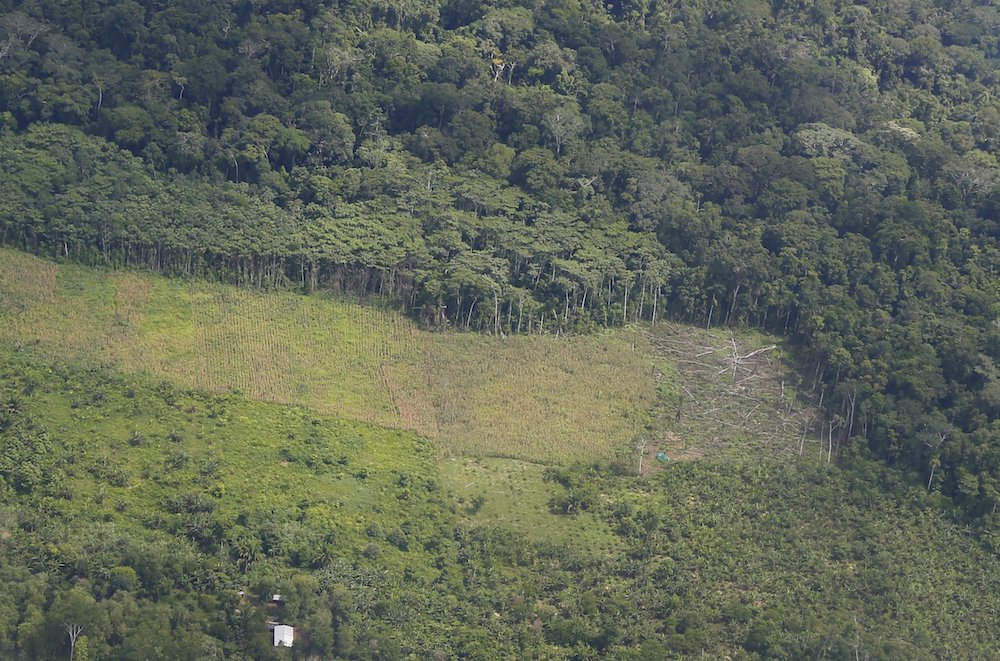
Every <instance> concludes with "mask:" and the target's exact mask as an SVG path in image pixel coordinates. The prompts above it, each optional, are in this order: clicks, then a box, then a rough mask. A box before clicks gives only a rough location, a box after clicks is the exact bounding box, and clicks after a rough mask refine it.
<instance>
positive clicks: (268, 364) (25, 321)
mask: <svg viewBox="0 0 1000 661" xmlns="http://www.w3.org/2000/svg"><path fill="white" fill-rule="evenodd" d="M0 339H2V340H5V341H8V342H19V343H37V344H39V345H40V346H41V347H42V348H43V349H44V350H45V351H47V352H49V353H51V354H52V355H54V356H58V357H63V358H78V359H83V360H88V361H93V362H98V363H101V364H107V365H112V366H115V367H117V368H119V369H122V370H125V371H143V372H148V373H150V374H153V375H155V376H157V377H161V378H165V379H168V380H170V381H172V382H174V383H177V384H180V385H183V386H188V387H194V388H200V389H205V390H210V391H230V390H233V391H239V392H241V393H243V394H244V395H246V396H248V397H251V398H255V399H260V400H265V401H272V402H279V403H297V404H303V405H306V406H309V407H311V408H313V409H315V410H317V411H318V412H321V413H329V414H335V415H339V416H343V417H346V418H350V419H355V420H361V421H365V422H371V423H375V424H380V425H384V426H389V427H397V428H402V429H409V430H413V431H416V432H419V433H421V434H424V435H426V436H428V437H430V438H433V439H435V440H436V441H437V445H438V447H439V448H440V452H441V454H442V456H444V457H453V456H468V455H485V456H502V457H512V458H518V459H525V460H529V461H543V462H547V461H564V460H572V459H587V458H596V457H606V456H608V455H609V454H610V453H611V451H612V449H613V448H615V447H619V446H621V445H622V444H625V443H628V442H629V441H630V440H631V439H632V438H633V437H634V436H635V435H636V434H638V433H639V431H640V430H641V429H642V428H643V426H644V424H645V423H646V422H647V419H648V416H647V413H648V411H650V409H651V407H652V405H653V402H654V400H655V398H656V386H655V383H654V380H653V374H654V363H655V356H654V355H653V353H652V350H651V348H650V346H649V343H648V341H647V340H646V339H645V337H644V336H643V335H642V334H637V333H635V332H629V331H617V332H607V333H603V334H599V335H595V336H590V337H574V338H557V337H551V336H543V337H537V336H533V337H511V338H494V337H484V336H480V335H474V334H469V333H430V332H426V331H422V330H419V329H418V328H417V327H416V326H415V325H414V324H413V323H412V322H411V321H410V320H408V319H407V318H406V317H404V316H402V315H401V314H399V313H398V312H395V311H391V310H383V309H380V308H378V307H374V306H369V305H361V304H357V303H352V302H350V301H347V300H345V299H343V298H338V297H334V296H331V295H323V294H316V295H311V296H303V295H299V294H295V293H292V292H268V293H260V292H253V291H248V290H242V289H237V288H234V287H229V286H224V285H219V284H211V283H205V282H200V281H194V282H190V281H181V280H173V279H168V278H161V277H155V276H150V275H145V274H137V273H133V272H124V273H122V272H103V271H97V270H92V269H86V268H83V267H79V266H73V265H56V264H53V263H52V262H49V261H46V260H43V259H39V258H37V257H33V256H30V255H26V254H23V253H20V252H16V251H12V250H7V249H0Z"/></svg>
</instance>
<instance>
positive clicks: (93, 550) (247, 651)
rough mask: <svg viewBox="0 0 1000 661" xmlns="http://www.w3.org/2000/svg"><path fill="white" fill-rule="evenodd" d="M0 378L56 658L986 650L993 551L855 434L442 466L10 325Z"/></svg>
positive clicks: (994, 579) (350, 430) (10, 547)
mask: <svg viewBox="0 0 1000 661" xmlns="http://www.w3.org/2000/svg"><path fill="white" fill-rule="evenodd" d="M0 377H2V378H0V401H2V402H3V410H2V412H0V449H2V452H0V495H2V498H0V540H2V543H0V582H2V583H3V585H4V586H5V590H4V591H3V593H2V594H0V655H2V656H3V657H4V658H9V659H17V660H19V661H28V660H34V659H43V658H65V657H68V655H69V653H70V650H69V638H68V636H67V635H66V624H67V623H69V624H76V625H79V626H81V627H82V635H81V637H80V638H79V639H78V640H77V645H78V647H77V650H76V653H78V654H80V658H83V657H84V656H86V658H90V659H94V660H100V661H103V660H108V661H112V660H115V661H117V660H122V661H124V660H125V659H136V658H150V659H158V658H162V659H170V660H171V661H176V660H191V661H195V660H196V659H198V660H200V659H205V658H215V659H240V658H253V659H257V660H260V661H268V660H271V659H278V658H282V657H281V656H279V655H278V654H277V653H276V652H275V651H274V648H273V647H272V646H271V645H270V641H269V639H268V638H267V624H266V621H267V620H268V619H271V620H278V621H282V622H286V623H289V624H292V625H293V626H295V627H296V631H297V633H296V646H295V648H293V650H292V658H301V659H307V658H312V656H313V655H316V656H319V657H320V658H333V659H358V660H367V659H403V658H411V657H413V656H415V657H418V658H441V657H467V658H477V659H511V658H542V657H544V658H551V659H576V658H580V657H581V656H585V657H588V658H593V657H603V658H609V659H669V658H691V657H698V656H704V657H708V658H726V657H728V658H734V659H747V660H749V659H800V658H812V657H817V656H818V657H820V658H822V657H824V656H826V657H829V658H852V657H853V656H854V655H855V653H857V654H858V655H859V656H860V657H861V658H869V659H885V660H889V659H899V658H908V659H932V658H949V659H970V660H971V659H985V658H994V657H996V656H997V654H998V653H1000V648H998V647H997V639H996V636H995V632H994V627H993V625H994V624H995V622H996V618H997V615H998V613H1000V602H998V598H1000V597H998V595H1000V583H998V581H1000V566H998V563H997V558H996V556H995V555H991V554H988V553H986V552H984V550H983V548H982V546H981V545H980V544H979V543H978V542H977V541H976V540H975V539H973V538H972V537H971V536H970V535H969V533H968V531H966V530H965V529H964V528H963V527H961V526H958V525H956V524H954V523H953V522H951V521H949V520H948V518H947V517H945V516H944V515H942V513H941V512H940V511H939V510H938V509H936V508H935V507H934V506H935V505H939V504H940V503H939V502H937V501H935V499H934V498H933V497H924V496H923V492H922V490H914V492H912V493H908V492H907V491H906V490H905V488H899V489H898V490H897V492H898V493H899V494H900V496H899V497H890V496H887V495H886V494H885V493H884V492H883V491H882V490H881V489H879V488H876V487H872V486H871V485H872V484H875V483H878V481H879V480H892V479H894V474H893V473H892V472H885V471H881V472H880V469H879V468H878V465H877V464H873V463H867V462H865V461H863V460H860V459H852V460H851V462H852V463H851V470H850V471H849V472H845V471H843V470H841V469H840V468H838V467H836V466H827V465H825V464H820V463H818V462H816V461H806V462H798V461H795V462H792V461H788V460H787V459H785V458H783V457H781V456H780V455H771V456H770V457H761V456H753V457H751V456H748V455H746V454H745V453H739V452H737V453H731V454H730V455H729V456H724V457H720V458H716V459H708V458H706V459H703V460H701V461H687V462H671V463H669V464H667V465H665V466H664V467H662V469H661V470H660V471H658V472H657V473H656V474H655V475H647V476H643V477H639V476H635V475H632V474H621V473H622V471H620V470H619V471H618V472H617V473H616V472H615V471H614V470H612V467H611V466H608V465H606V464H605V465H595V464H593V463H590V464H587V465H575V466H568V467H562V468H555V469H550V470H548V471H541V470H539V469H537V467H536V466H535V465H534V464H523V463H520V462H514V461H510V460H501V459H490V460H481V461H479V462H476V461H474V460H464V459H463V460H455V462H452V461H450V460H449V461H445V462H444V463H443V464H442V463H439V461H438V460H437V457H436V452H435V449H434V448H433V446H432V445H431V444H430V443H429V442H428V441H427V440H426V439H422V438H420V437H418V436H416V435H413V434H409V433H402V432H397V431H392V430H386V429H384V428H376V427H371V426H369V425H365V424H362V423H357V422H350V421H346V420H343V419H337V418H329V417H326V416H321V415H316V414H315V413H313V412H311V411H309V410H307V409H304V408H300V407H294V406H282V405H274V404H266V403H261V402H254V401H250V400H246V399H243V398H242V397H239V396H236V395H231V394H230V395H219V394H213V393H205V392H200V391H192V390H187V389H182V388H175V387H172V386H170V385H169V384H166V383H163V382H159V383H157V382H156V381H150V380H148V379H146V378H144V377H136V376H123V375H120V374H116V373H113V372H109V371H106V370H103V369H99V368H93V367H91V368H82V367H79V366H74V365H71V364H68V363H66V362H63V361H59V360H53V359H51V358H49V357H47V356H45V355H44V348H43V347H29V346H24V347H22V349H21V350H20V351H12V350H10V349H9V348H6V347H5V348H0ZM469 461H471V462H472V465H471V466H464V467H463V470H465V471H466V472H467V473H468V472H469V471H470V470H471V471H473V472H474V475H473V479H470V480H467V481H462V482H458V481H456V480H455V479H454V474H453V473H452V472H451V466H452V464H453V463H460V462H463V463H464V462H469ZM476 479H478V480H479V481H478V482H476V483H474V484H473V481H474V480H476ZM896 486H897V487H899V485H898V484H897V485H896ZM241 591H242V594H241ZM276 593H280V594H282V595H284V600H283V605H280V606H279V605H274V604H271V605H269V604H268V601H269V600H270V597H271V595H273V594H276Z"/></svg>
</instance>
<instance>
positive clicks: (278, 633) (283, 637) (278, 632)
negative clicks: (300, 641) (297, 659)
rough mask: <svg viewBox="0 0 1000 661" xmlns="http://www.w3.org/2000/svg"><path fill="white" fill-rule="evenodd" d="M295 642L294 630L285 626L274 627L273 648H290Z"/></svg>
mask: <svg viewBox="0 0 1000 661" xmlns="http://www.w3.org/2000/svg"><path fill="white" fill-rule="evenodd" d="M294 640H295V629H294V628H293V627H290V626H288V625H287V624H279V625H277V626H275V627H274V646H275V647H291V646H292V642H293V641H294Z"/></svg>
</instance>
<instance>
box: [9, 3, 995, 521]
mask: <svg viewBox="0 0 1000 661" xmlns="http://www.w3.org/2000/svg"><path fill="white" fill-rule="evenodd" d="M0 9H2V12H3V15H2V17H0V125H2V127H3V128H2V134H0V168H2V171H3V174H4V176H3V178H2V181H0V187H2V195H0V227H2V230H0V231H2V235H3V240H4V241H6V242H7V243H9V244H14V245H19V246H22V247H27V248H29V249H32V250H34V251H37V252H41V253H47V254H53V255H62V256H67V257H70V258H74V259H79V260H83V261H85V262H90V263H108V264H116V265H117V264H140V265H145V266H148V267H151V268H153V269H157V270H162V271H166V272H172V273H200V274H213V275H216V276H218V277H222V278H225V279H227V280H231V281H236V282H240V283H245V284H248V285H253V286H275V285H281V284H286V283H287V284H293V285H299V286H302V287H305V288H315V287H337V288H341V289H343V290H346V291H351V292H355V293H371V292H380V293H383V294H388V295H390V296H393V297H396V298H398V299H399V300H400V301H401V303H402V304H403V305H404V306H405V307H406V308H407V309H408V310H411V311H412V313H413V314H414V315H415V316H417V317H418V318H420V319H421V320H422V321H423V322H425V323H427V324H430V325H442V326H445V325H450V326H455V327H463V328H472V329H479V330H483V331H488V332H493V333H511V332H564V331H581V330H586V329H588V328H591V327H593V326H594V325H611V324H622V323H628V322H630V321H633V320H643V319H645V320H651V321H654V322H655V321H656V320H657V319H658V318H662V317H664V316H670V317H673V318H678V319H683V320H688V321H692V322H697V323H699V324H706V325H718V324H727V325H741V324H747V325H755V326H761V327H764V328H767V329H770V330H777V331H780V332H783V333H786V334H788V335H790V336H792V337H794V338H796V340H797V341H798V342H799V343H800V344H801V345H802V347H803V348H804V351H805V352H806V355H808V356H810V360H811V361H812V362H811V367H810V369H812V370H813V372H814V378H815V381H816V384H817V389H818V390H819V391H821V392H822V393H823V397H824V404H825V406H826V407H827V409H828V411H829V414H830V415H829V421H828V425H829V429H828V433H829V435H830V437H831V439H832V440H833V442H835V443H837V444H841V445H842V444H845V443H847V442H848V440H849V439H850V438H852V437H855V436H858V437H861V438H863V439H864V440H863V441H860V442H861V443H867V446H868V447H869V448H870V449H871V450H872V451H873V452H875V453H876V455H877V456H879V457H882V458H884V459H885V460H886V461H888V462H890V463H892V464H895V465H898V466H900V467H901V468H904V469H905V470H907V471H910V472H911V473H912V475H913V479H914V480H919V481H920V482H921V483H925V484H926V488H927V489H928V490H931V491H934V490H939V491H940V492H941V493H943V494H945V495H947V496H950V497H952V498H953V499H954V502H955V503H957V504H958V505H959V506H960V507H961V509H962V511H963V512H964V513H965V514H966V515H967V516H968V517H970V519H973V520H975V521H977V522H978V523H979V524H980V525H981V526H982V527H983V528H984V529H985V530H988V531H991V530H995V522H996V518H995V517H996V512H997V505H998V503H1000V421H998V414H1000V367H998V364H1000V277H998V274H997V265H998V264H1000V247H998V239H1000V227H998V222H1000V162H998V159H997V145H998V141H1000V98H997V95H996V90H997V89H998V85H1000V68H998V66H997V62H998V56H1000V10H998V8H997V7H995V6H992V5H985V4H983V3H976V2H969V1H940V2H930V1H928V0H912V1H906V2H887V1H873V2H866V3H860V4H858V3H846V2H839V1H836V0H823V1H817V2H772V3H764V2H756V1H753V0H742V1H733V2H723V3H701V2H694V1H680V2H657V1H645V0H643V1H636V2H611V3H585V2H577V1H573V0H565V1H563V2H528V1H525V2H495V3H478V2H466V1H464V0H454V1H449V2H436V1H433V0H412V1H410V0H407V1H406V2H392V3H388V2H381V1H377V0H373V1H371V2H365V1H359V2H284V1H278V2H267V1H255V2H222V1H221V0H216V1H198V2H193V1H191V2H170V3H159V2H149V1H147V2H137V1H135V0H101V1H97V0H95V1H90V2H69V1H65V2H48V1H47V2H14V1H11V0H7V1H4V2H0Z"/></svg>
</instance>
